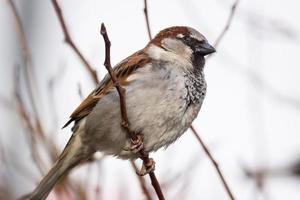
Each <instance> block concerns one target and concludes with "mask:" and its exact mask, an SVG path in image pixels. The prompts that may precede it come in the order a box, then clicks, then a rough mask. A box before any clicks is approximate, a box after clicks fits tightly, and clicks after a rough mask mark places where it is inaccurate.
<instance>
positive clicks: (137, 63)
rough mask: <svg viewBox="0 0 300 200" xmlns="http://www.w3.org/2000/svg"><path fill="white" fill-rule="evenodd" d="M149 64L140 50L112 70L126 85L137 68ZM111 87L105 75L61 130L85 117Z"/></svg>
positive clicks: (108, 77) (148, 59) (111, 84)
mask: <svg viewBox="0 0 300 200" xmlns="http://www.w3.org/2000/svg"><path fill="white" fill-rule="evenodd" d="M150 62H151V59H150V58H149V56H148V55H147V54H146V53H145V52H144V51H143V50H141V51H138V52H136V53H134V54H133V55H131V56H129V57H128V58H126V59H125V60H123V61H122V62H121V63H119V64H118V65H116V66H115V67H114V69H113V70H114V73H115V74H116V76H117V78H118V80H119V82H120V84H121V85H126V84H128V82H127V79H128V77H129V76H131V75H132V74H134V72H135V71H136V70H137V69H138V68H141V67H144V66H145V65H146V64H148V63H150ZM113 87H114V86H113V82H112V80H111V78H110V76H109V74H107V75H106V76H105V77H104V79H103V80H102V81H101V82H100V84H99V85H98V87H97V88H96V89H95V90H94V91H93V92H92V93H91V94H90V95H89V96H88V97H87V98H86V99H85V100H83V101H82V102H81V104H80V105H79V106H78V107H77V108H76V109H75V111H74V112H73V113H72V114H71V116H70V119H69V121H68V122H67V123H66V124H65V125H64V126H63V128H65V127H67V126H68V125H69V124H70V123H72V122H73V121H75V123H76V122H78V121H79V120H80V119H82V118H84V117H85V116H87V115H88V114H89V113H90V112H91V111H92V110H93V108H94V107H95V106H96V104H97V103H98V101H99V100H100V99H101V98H102V97H103V96H105V95H106V94H107V93H109V92H110V91H112V89H113Z"/></svg>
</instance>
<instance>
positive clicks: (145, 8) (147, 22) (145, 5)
mask: <svg viewBox="0 0 300 200" xmlns="http://www.w3.org/2000/svg"><path fill="white" fill-rule="evenodd" d="M144 14H145V20H146V25H147V30H148V36H149V40H151V39H152V35H151V29H150V23H149V16H148V2H147V0H144Z"/></svg>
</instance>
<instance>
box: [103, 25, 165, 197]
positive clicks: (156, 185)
mask: <svg viewBox="0 0 300 200" xmlns="http://www.w3.org/2000/svg"><path fill="white" fill-rule="evenodd" d="M101 35H102V36H103V39H104V42H105V61H104V66H105V67H106V69H107V71H108V73H109V74H110V76H111V79H112V81H113V84H114V86H115V87H116V89H117V91H118V94H119V98H120V109H121V116H122V124H121V125H122V127H123V128H124V129H125V130H126V132H127V134H128V136H129V137H130V139H131V141H132V143H133V144H134V143H135V141H138V140H139V138H138V136H137V135H136V134H135V133H134V132H133V131H131V130H130V128H129V125H130V124H129V121H128V116H127V109H126V101H125V99H126V98H125V95H126V90H125V88H123V87H121V85H120V83H119V81H118V79H117V77H116V75H115V74H114V72H113V69H112V66H111V62H110V46H111V43H110V41H109V38H108V35H107V31H106V28H105V26H104V24H103V23H102V24H101ZM139 154H140V155H139V157H140V158H141V159H142V160H143V163H144V165H145V167H147V166H148V165H147V164H148V163H151V159H150V158H149V156H148V154H147V153H146V152H144V150H143V149H142V150H140V151H139ZM149 176H150V179H151V183H152V186H153V188H154V189H155V191H156V194H157V196H158V198H159V200H164V199H165V198H164V195H163V193H162V191H161V187H160V185H159V183H158V181H157V179H156V176H155V173H154V171H151V172H149Z"/></svg>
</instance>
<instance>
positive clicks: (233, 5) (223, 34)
mask: <svg viewBox="0 0 300 200" xmlns="http://www.w3.org/2000/svg"><path fill="white" fill-rule="evenodd" d="M239 1H240V0H235V2H234V3H233V4H232V6H231V10H230V13H229V17H228V19H227V22H226V24H225V26H224V28H223V30H222V31H221V33H220V35H219V36H218V37H217V39H216V41H215V43H214V47H215V48H216V49H217V47H218V46H219V44H220V42H221V40H222V39H223V37H224V36H225V34H226V33H227V31H228V30H229V28H230V26H231V23H232V20H233V17H234V14H235V11H236V8H237V5H238V3H239Z"/></svg>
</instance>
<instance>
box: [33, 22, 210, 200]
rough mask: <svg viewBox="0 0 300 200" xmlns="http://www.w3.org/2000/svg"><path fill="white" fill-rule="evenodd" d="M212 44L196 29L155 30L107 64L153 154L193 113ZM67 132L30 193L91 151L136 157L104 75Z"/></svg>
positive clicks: (40, 193)
mask: <svg viewBox="0 0 300 200" xmlns="http://www.w3.org/2000/svg"><path fill="white" fill-rule="evenodd" d="M215 51H216V50H215V48H214V47H213V46H212V45H210V44H209V42H208V41H207V39H206V38H205V37H204V36H203V35H202V34H201V33H200V32H198V31H197V30H196V29H194V28H191V27H188V26H173V27H169V28H165V29H163V30H162V31H160V32H159V33H158V34H157V35H156V36H155V37H154V38H153V39H152V40H151V41H150V42H149V43H148V44H147V45H146V46H145V47H144V48H143V49H141V50H139V51H137V52H135V53H134V54H132V55H131V56H129V57H127V58H126V59H124V60H123V61H121V62H120V63H119V64H117V65H116V66H115V67H114V68H113V72H114V74H115V75H116V77H117V79H118V81H119V83H120V85H121V86H122V87H124V89H125V91H126V108H127V115H128V119H129V122H130V129H131V130H132V131H134V132H135V133H138V134H139V135H140V136H141V138H142V143H143V150H144V151H145V152H146V153H150V152H154V151H156V150H158V149H160V148H161V147H168V146H169V145H170V144H172V143H173V142H175V141H176V140H177V139H178V138H179V137H180V136H181V135H182V134H183V133H184V132H185V131H186V130H187V129H188V128H189V127H190V125H191V124H192V122H193V120H194V119H195V118H196V117H197V115H198V112H199V111H200V108H201V106H202V103H203V100H204V98H205V95H206V88H207V84H206V81H205V76H204V64H205V56H207V55H209V54H212V53H214V52H215ZM72 122H74V125H73V127H72V129H71V130H72V132H73V133H72V136H71V138H70V139H69V141H68V142H67V145H66V146H65V148H64V150H63V151H62V153H61V155H60V156H59V158H58V160H57V161H56V162H55V164H54V166H53V167H52V168H51V169H50V171H49V172H48V173H47V174H46V176H44V177H43V178H42V180H41V182H40V183H39V184H38V185H37V187H36V188H35V190H34V191H33V192H32V193H31V194H30V197H29V199H31V200H43V199H46V198H47V196H48V195H49V193H50V192H51V190H52V188H53V187H54V186H55V184H56V183H57V182H58V181H59V180H60V178H62V177H63V176H65V175H67V174H68V173H69V172H70V171H71V170H72V169H73V168H74V167H75V166H77V165H79V164H81V163H84V162H86V161H87V160H89V159H90V158H91V156H92V155H93V154H94V153H95V152H102V153H103V154H105V155H112V156H116V157H117V158H120V159H136V158H138V153H137V151H131V150H132V148H131V145H132V143H131V142H130V138H129V136H128V135H127V134H126V131H125V130H124V129H123V128H122V127H121V122H122V118H121V111H120V102H119V95H118V93H117V90H116V88H115V87H114V83H113V81H112V79H111V77H110V76H109V74H107V75H106V76H105V77H104V78H103V80H102V81H101V82H100V83H99V84H98V85H97V87H96V88H95V89H94V90H93V91H92V92H91V93H90V94H89V95H88V96H87V97H86V99H84V100H83V101H82V103H81V104H80V105H79V106H78V107H77V108H76V109H75V111H74V112H73V113H72V114H71V116H70V119H69V121H68V122H67V123H66V124H65V125H64V127H66V126H68V125H69V124H71V123H72Z"/></svg>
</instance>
